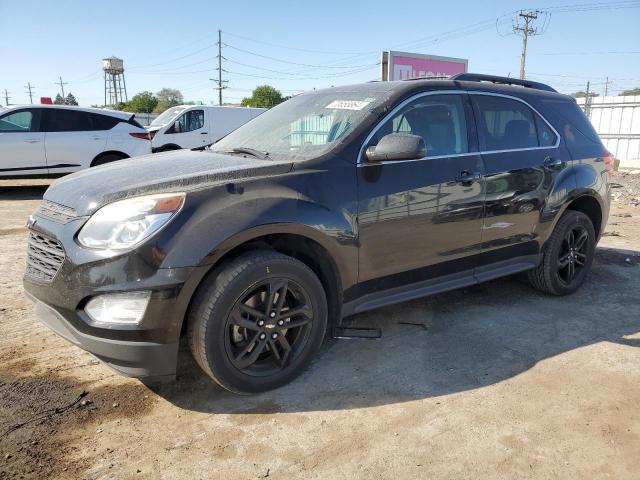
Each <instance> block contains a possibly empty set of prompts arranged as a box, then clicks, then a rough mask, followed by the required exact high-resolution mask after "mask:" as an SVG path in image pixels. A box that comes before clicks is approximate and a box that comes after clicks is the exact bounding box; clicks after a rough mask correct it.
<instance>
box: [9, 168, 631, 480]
mask: <svg viewBox="0 0 640 480" xmlns="http://www.w3.org/2000/svg"><path fill="white" fill-rule="evenodd" d="M614 181H615V183H616V184H617V185H616V188H615V189H614V192H615V195H614V198H616V201H615V202H614V206H613V209H612V212H611V216H610V218H609V224H608V226H607V230H606V233H605V236H604V237H603V239H602V241H601V242H600V246H599V248H598V252H597V259H596V262H595V264H594V269H593V272H592V274H591V276H590V278H589V280H588V282H587V283H586V285H585V286H584V287H583V288H582V289H581V290H580V291H579V292H578V293H576V294H574V295H572V296H570V297H564V298H553V297H548V296H545V295H542V294H538V293H537V292H535V291H534V290H532V289H531V288H530V287H529V286H528V285H527V284H525V283H524V282H522V281H521V278H520V277H515V278H508V279H502V280H498V281H493V282H489V283H485V284H482V285H478V286H474V287H472V288H467V289H464V290H461V291H454V292H449V293H445V294H440V295H436V296H433V297H429V298H426V299H422V300H418V301H413V302H409V303H406V304H402V305H400V306H395V307H390V308H385V309H382V310H377V311H374V312H370V313H366V314H362V315H358V316H356V317H353V319H352V321H353V323H354V324H356V325H359V326H379V327H381V328H382V329H383V338H382V339H381V340H331V341H328V342H327V343H326V345H325V347H324V349H323V351H322V352H321V355H320V356H319V358H318V359H317V360H316V361H315V363H314V364H313V365H312V367H311V368H310V370H309V371H308V372H306V373H305V374H304V375H303V376H302V377H301V378H300V379H298V380H297V381H295V382H294V383H293V384H291V385H289V386H286V387H284V388H282V389H280V390H277V391H274V392H270V393H267V394H263V395H259V396H254V397H237V396H234V395H231V394H228V393H226V392H224V391H223V390H221V389H220V388H218V387H217V386H215V385H214V384H213V383H211V382H210V381H209V380H208V378H207V377H205V376H204V374H202V373H201V372H200V371H199V370H198V369H197V367H196V366H195V364H194V363H193V362H192V361H191V359H190V357H189V355H188V352H187V351H186V350H184V349H183V352H182V354H181V365H180V370H179V376H178V381H177V382H176V383H175V384H171V385H166V386H163V387H161V388H154V389H150V388H148V387H146V386H144V385H143V384H141V383H140V382H138V381H137V380H133V379H126V378H123V377H120V376H118V375H116V374H114V373H112V372H111V371H110V370H109V369H108V368H107V367H105V366H103V365H102V364H100V363H99V362H98V361H97V360H95V359H94V358H93V357H92V356H91V355H89V354H87V353H85V352H83V351H81V350H79V349H77V348H75V347H73V346H71V345H69V344H68V343H67V342H66V341H65V340H63V339H62V338H60V337H58V336H56V335H55V334H53V333H51V332H50V331H48V330H47V329H46V328H45V327H43V326H41V325H40V324H39V323H38V321H37V320H36V319H35V317H34V315H33V308H32V305H31V304H30V302H29V301H28V300H27V299H26V298H25V297H24V296H23V292H22V285H21V277H22V273H23V269H24V253H25V240H26V234H27V232H26V229H25V227H24V224H25V221H26V218H27V216H28V215H29V214H30V213H31V212H32V211H33V210H35V208H36V206H37V204H38V202H39V199H40V198H41V196H42V194H43V192H44V190H45V188H46V185H47V182H44V183H42V182H35V181H21V182H15V181H14V182H8V181H1V182H0V206H1V212H2V215H1V216H0V249H1V251H2V252H3V255H2V256H1V257H0V264H1V267H2V272H3V275H2V276H1V277H0V479H8V478H33V479H44V478H69V479H75V478H104V479H107V478H136V479H137V478H141V479H142V478H145V479H146V478H167V479H169V478H194V479H195V478H225V479H247V478H267V477H268V478H274V479H288V478H322V479H325V478H367V479H369V478H393V479H398V478H400V479H410V478H416V479H417V478H420V479H424V478H452V479H453V478H456V479H460V478H474V479H482V478H613V479H625V478H628V479H632V478H638V472H640V409H639V408H638V407H639V406H640V348H639V347H640V303H639V301H638V300H639V297H638V295H639V294H640V266H639V265H640V205H638V203H640V202H638V199H640V175H622V174H618V175H616V177H615V178H614Z"/></svg>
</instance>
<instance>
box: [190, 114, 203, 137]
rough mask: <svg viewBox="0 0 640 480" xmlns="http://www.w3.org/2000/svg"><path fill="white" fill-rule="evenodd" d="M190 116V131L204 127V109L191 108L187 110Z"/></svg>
mask: <svg viewBox="0 0 640 480" xmlns="http://www.w3.org/2000/svg"><path fill="white" fill-rule="evenodd" d="M187 115H188V116H189V131H190V132H191V131H193V130H198V129H200V128H202V127H204V110H191V111H190V112H187Z"/></svg>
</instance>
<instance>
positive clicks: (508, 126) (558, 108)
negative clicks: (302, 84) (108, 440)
mask: <svg viewBox="0 0 640 480" xmlns="http://www.w3.org/2000/svg"><path fill="white" fill-rule="evenodd" d="M613 162H614V158H613V157H612V155H611V154H610V153H608V152H607V151H606V150H605V148H604V147H603V145H602V143H601V142H600V140H599V138H598V135H597V134H596V133H595V131H594V130H593V128H592V127H591V125H590V123H589V121H588V120H587V118H586V117H585V115H584V114H583V113H582V111H581V110H580V108H579V107H578V105H577V104H576V102H575V101H574V100H573V99H572V98H570V97H567V96H565V95H561V94H559V93H557V92H556V91H555V90H554V89H552V88H551V87H549V86H547V85H544V84H541V83H537V82H529V81H523V80H515V79H511V78H503V77H494V76H488V75H477V74H460V75H457V76H454V77H450V78H448V79H419V80H407V81H398V82H372V83H366V84H362V85H352V86H346V87H340V88H331V89H327V90H322V91H314V92H309V93H305V94H302V95H299V96H296V97H293V98H291V99H290V100H287V101H286V102H284V103H282V104H280V105H278V106H276V107H274V108H272V109H270V110H269V111H267V112H266V113H264V114H262V115H260V116H259V117H257V118H255V119H254V120H251V121H250V122H249V123H247V124H245V125H243V126H242V127H240V128H239V129H238V130H236V131H234V132H232V133H231V134H229V135H227V136H226V137H224V138H223V139H222V140H220V141H219V142H217V143H216V144H214V145H213V146H211V147H210V148H208V149H207V150H205V151H188V150H183V151H174V152H167V153H161V154H156V155H152V156H145V157H139V158H136V159H131V160H122V161H119V162H116V163H114V164H111V165H104V166H100V167H97V168H92V169H90V170H86V171H82V172H77V173H75V174H73V175H70V176H67V177H64V178H62V179H60V180H58V181H56V182H55V183H54V184H53V185H51V187H50V188H49V189H48V190H47V191H46V193H45V194H44V198H43V201H42V203H41V205H40V206H39V208H38V210H37V211H36V212H35V213H34V214H33V215H32V216H31V217H30V218H29V239H28V252H27V266H26V273H25V276H24V286H25V290H26V292H27V294H28V295H29V296H30V297H31V298H32V299H33V300H34V301H35V303H36V312H37V315H38V317H39V318H40V319H41V320H42V321H43V322H44V323H45V324H47V325H48V326H49V327H50V328H51V329H53V330H54V331H56V332H57V333H59V334H60V335H62V336H63V337H65V338H66V339H68V340H69V341H71V342H72V343H74V344H76V345H78V346H79V347H81V348H83V349H85V350H88V351H89V352H91V353H93V354H94V355H95V356H96V357H98V358H99V359H101V360H102V361H104V362H106V363H107V364H109V365H110V366H112V367H113V368H115V369H116V370H117V371H119V372H120V373H123V374H125V375H129V376H135V377H141V378H147V379H148V380H149V381H157V380H163V379H171V378H174V377H175V373H176V364H177V357H178V345H179V341H180V338H181V337H183V336H186V339H187V341H188V344H189V346H190V349H191V353H192V354H193V356H194V358H195V360H196V362H197V364H198V365H199V366H200V367H201V368H202V370H204V372H206V374H207V375H209V376H210V377H211V378H212V379H213V380H215V381H216V382H218V383H219V384H220V385H222V386H223V387H224V388H226V389H228V390H231V391H233V392H236V393H245V394H246V393H255V392H261V391H265V390H268V389H272V388H276V387H279V386H281V385H283V384H285V383H287V382H289V381H291V380H292V379H293V378H295V377H296V376H297V375H299V374H300V373H301V372H302V371H303V370H304V368H305V367H307V366H308V365H309V363H310V362H311V360H312V358H313V357H314V354H315V353H316V352H317V351H318V349H319V348H320V346H321V344H322V341H323V339H324V337H325V334H326V332H327V331H328V329H330V328H331V327H335V326H339V325H340V323H341V321H342V319H343V318H344V317H347V316H349V315H353V314H355V313H358V312H363V311H365V310H370V309H373V308H377V307H381V306H383V305H389V304H393V303H397V302H404V301H407V300H410V299H413V298H416V297H421V296H424V295H429V294H434V293H436V292H442V291H444V290H449V289H453V288H458V287H464V286H466V285H471V284H475V283H478V282H484V281H487V280H491V279H493V278H497V277H502V276H505V275H510V274H514V273H516V272H521V271H527V272H528V275H529V279H530V281H531V283H532V285H533V287H535V288H536V289H538V290H541V291H543V292H547V293H549V294H552V295H567V294H570V293H572V292H574V291H575V290H576V289H577V288H578V287H579V286H580V285H581V284H582V283H583V282H584V280H585V277H586V276H587V274H588V272H589V269H590V267H591V264H592V262H593V258H594V250H595V247H596V243H597V241H598V239H599V237H600V235H601V233H602V230H603V228H604V226H605V222H606V220H607V216H608V212H609V188H610V187H609V175H611V173H612V171H613Z"/></svg>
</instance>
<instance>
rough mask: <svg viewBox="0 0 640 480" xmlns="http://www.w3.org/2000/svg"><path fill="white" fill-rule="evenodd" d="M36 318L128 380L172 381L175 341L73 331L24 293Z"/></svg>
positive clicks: (176, 352)
mask: <svg viewBox="0 0 640 480" xmlns="http://www.w3.org/2000/svg"><path fill="white" fill-rule="evenodd" d="M27 297H29V298H30V299H31V300H32V301H33V302H34V303H35V311H36V316H37V317H38V319H39V320H40V321H41V322H42V323H44V324H45V325H46V326H47V327H49V328H50V329H51V330H53V331H54V332H56V333H57V334H58V335H60V336H61V337H63V338H65V339H67V340H68V341H69V342H71V343H73V344H74V345H76V346H78V347H80V348H82V349H83V350H86V351H88V352H90V353H92V354H93V355H95V356H96V357H97V358H98V359H99V360H101V361H103V362H104V363H106V364H107V365H108V366H110V367H111V368H113V369H114V370H116V371H117V372H118V373H120V374H122V375H125V376H127V377H139V378H145V379H147V380H160V381H165V380H172V379H173V378H175V373H176V359H177V356H178V342H174V343H167V344H163V343H153V342H131V341H126V340H114V339H110V338H102V337H97V336H94V335H90V334H87V333H84V332H81V331H79V330H77V329H75V328H74V327H73V326H72V325H71V324H70V323H69V322H68V321H67V320H66V319H65V318H64V317H63V316H62V315H61V314H60V313H59V312H57V311H56V310H55V309H53V308H51V307H50V306H48V305H47V304H45V303H43V302H41V301H40V300H38V299H37V298H35V297H34V296H33V295H30V294H29V293H28V292H27Z"/></svg>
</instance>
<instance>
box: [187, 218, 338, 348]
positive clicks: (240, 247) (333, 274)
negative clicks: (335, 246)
mask: <svg viewBox="0 0 640 480" xmlns="http://www.w3.org/2000/svg"><path fill="white" fill-rule="evenodd" d="M268 227H269V228H266V229H264V228H260V229H257V231H253V232H252V233H253V235H247V232H243V234H241V235H239V238H238V237H235V238H233V239H229V240H228V241H226V242H224V243H223V245H221V246H220V247H219V248H218V249H216V251H215V252H214V258H213V261H212V263H210V264H208V265H207V268H206V269H205V270H204V271H203V272H201V277H200V278H199V279H198V281H197V285H196V286H195V288H194V289H193V291H192V292H190V298H189V303H188V306H187V309H186V311H185V314H184V316H183V319H182V322H183V323H182V327H181V335H183V334H184V333H185V331H186V327H187V322H186V319H187V318H188V316H189V312H190V310H191V308H192V307H193V303H194V301H195V299H196V298H197V294H198V291H199V290H200V288H203V287H202V286H203V285H204V284H205V283H206V280H207V278H209V276H211V275H216V274H217V273H218V272H219V271H220V269H222V268H224V266H225V265H226V264H227V263H228V262H229V261H231V260H233V259H234V258H237V257H238V256H239V255H242V254H244V253H246V252H248V251H251V250H273V251H276V252H279V253H282V254H284V255H288V256H290V257H292V258H295V259H297V260H299V261H301V262H302V263H304V264H305V265H306V266H307V267H309V268H310V269H311V270H312V271H313V272H314V273H315V274H316V275H317V276H318V278H319V280H320V283H321V284H322V286H323V288H324V290H325V294H326V295H327V307H328V315H329V326H330V327H331V326H332V325H336V324H338V323H339V322H340V320H341V318H342V303H343V297H342V293H343V288H342V285H343V282H342V275H341V271H340V268H339V266H338V264H337V262H336V259H335V258H334V256H333V255H332V254H331V253H330V250H329V249H328V248H327V247H326V246H325V245H322V243H321V242H320V241H318V240H317V239H316V238H313V237H312V235H310V234H308V233H307V234H305V233H302V232H300V231H296V232H293V231H287V229H286V228H283V227H282V226H281V227H280V231H271V230H273V229H274V226H273V225H270V226H268ZM297 227H298V230H299V226H297ZM309 228H311V227H309Z"/></svg>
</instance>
